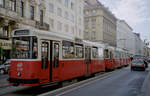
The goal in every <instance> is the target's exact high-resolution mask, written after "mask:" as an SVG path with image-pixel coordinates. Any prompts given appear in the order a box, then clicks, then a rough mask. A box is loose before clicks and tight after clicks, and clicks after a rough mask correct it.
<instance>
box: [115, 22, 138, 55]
mask: <svg viewBox="0 0 150 96" xmlns="http://www.w3.org/2000/svg"><path fill="white" fill-rule="evenodd" d="M134 35H135V34H134V33H133V29H132V28H131V27H130V26H129V25H128V24H127V23H126V21H124V20H117V47H119V48H121V49H124V50H126V51H127V52H128V53H129V54H132V55H133V54H134V53H135V52H134V50H135V49H134V47H135V46H134V43H135V42H134V39H135V38H134Z"/></svg>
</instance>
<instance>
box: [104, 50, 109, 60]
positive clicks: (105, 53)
mask: <svg viewBox="0 0 150 96" xmlns="http://www.w3.org/2000/svg"><path fill="white" fill-rule="evenodd" d="M104 56H105V58H109V51H108V49H105V50H104Z"/></svg>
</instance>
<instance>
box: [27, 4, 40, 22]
mask: <svg viewBox="0 0 150 96" xmlns="http://www.w3.org/2000/svg"><path fill="white" fill-rule="evenodd" d="M40 16H41V14H40ZM30 19H31V20H34V6H30Z"/></svg>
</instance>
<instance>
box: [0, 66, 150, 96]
mask: <svg viewBox="0 0 150 96" xmlns="http://www.w3.org/2000/svg"><path fill="white" fill-rule="evenodd" d="M148 72H149V69H148V70H146V71H133V72H131V71H130V69H129V67H127V68H124V69H120V70H117V71H114V72H113V73H111V74H110V75H107V76H104V77H103V78H100V79H96V80H94V81H92V82H89V84H86V86H82V85H81V87H80V86H78V88H75V89H69V90H67V91H64V92H62V93H58V94H57V96H142V93H141V87H142V84H143V82H144V80H145V77H146V76H147V74H148ZM108 74H109V73H108ZM6 78H8V76H7V75H1V76H0V82H1V83H0V85H2V84H4V85H6V87H5V86H4V87H2V88H0V96H36V95H39V94H42V93H45V92H53V90H55V89H56V88H57V87H56V88H54V87H45V88H32V87H13V86H7V84H8V83H7V82H6ZM56 90H57V89H56ZM47 96H52V95H50V94H49V95H47Z"/></svg>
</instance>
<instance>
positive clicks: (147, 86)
mask: <svg viewBox="0 0 150 96" xmlns="http://www.w3.org/2000/svg"><path fill="white" fill-rule="evenodd" d="M148 71H149V72H148V75H147V77H146V78H145V80H144V83H143V86H142V89H141V92H142V93H143V94H142V96H150V70H148Z"/></svg>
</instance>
